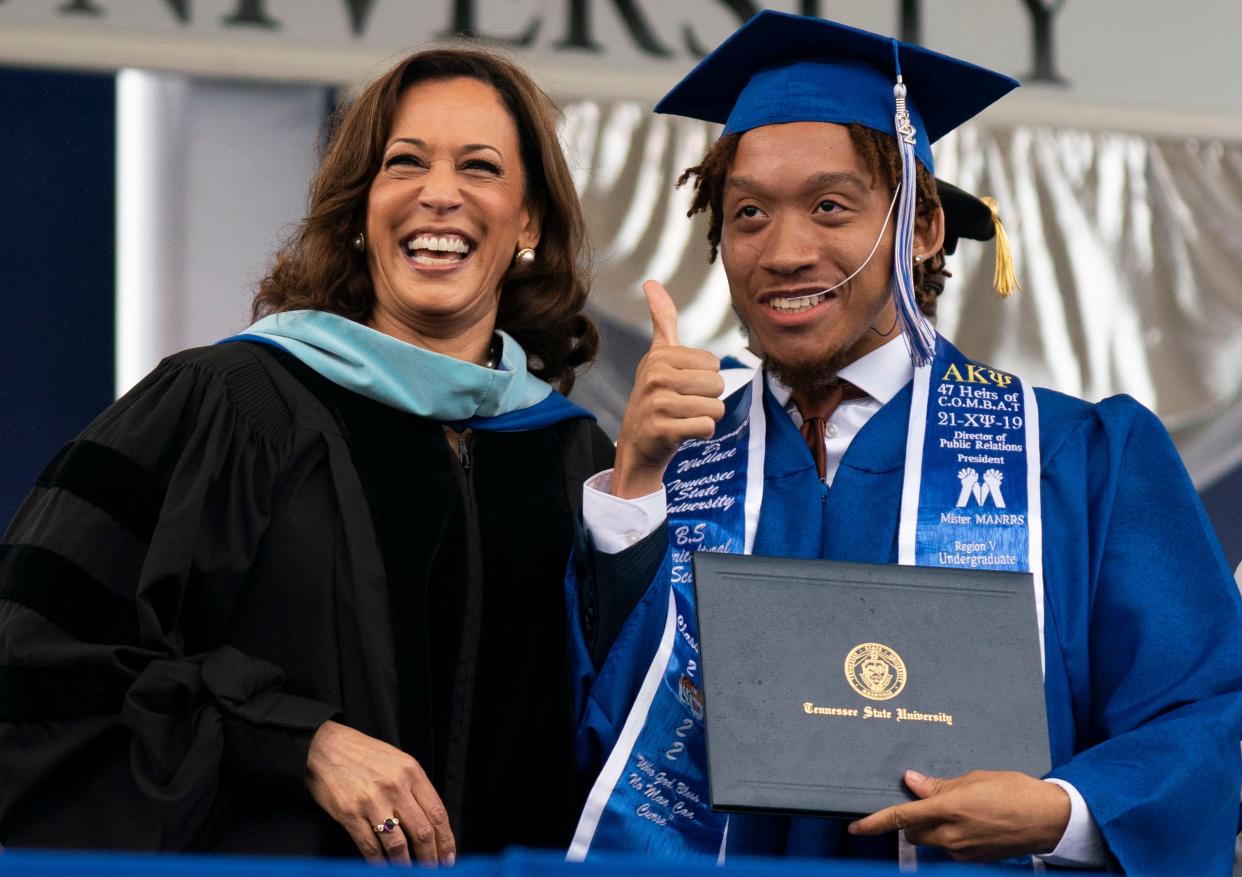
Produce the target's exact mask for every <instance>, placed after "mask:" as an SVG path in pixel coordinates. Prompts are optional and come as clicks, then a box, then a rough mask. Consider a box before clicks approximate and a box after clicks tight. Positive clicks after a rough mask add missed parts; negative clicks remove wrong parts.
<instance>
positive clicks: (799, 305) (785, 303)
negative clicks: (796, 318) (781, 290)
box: [768, 292, 828, 313]
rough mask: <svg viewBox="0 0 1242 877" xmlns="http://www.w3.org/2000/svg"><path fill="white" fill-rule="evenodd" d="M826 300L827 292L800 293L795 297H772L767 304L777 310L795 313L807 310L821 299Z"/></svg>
mask: <svg viewBox="0 0 1242 877" xmlns="http://www.w3.org/2000/svg"><path fill="white" fill-rule="evenodd" d="M827 300H828V293H826V292H816V293H812V294H811V295H800V296H798V297H797V298H774V299H771V300H770V301H769V302H768V304H770V305H771V306H772V307H774V308H776V310H778V311H785V312H786V313H796V312H798V311H809V310H810V309H811V308H813V307H815V306H816V305H817V304H819V303H820V302H822V301H827Z"/></svg>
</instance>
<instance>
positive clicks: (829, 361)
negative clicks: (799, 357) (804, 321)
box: [763, 350, 849, 393]
mask: <svg viewBox="0 0 1242 877" xmlns="http://www.w3.org/2000/svg"><path fill="white" fill-rule="evenodd" d="M848 364H849V355H848V353H847V352H846V351H844V350H838V351H836V352H834V353H826V354H825V355H824V356H823V357H822V358H821V359H817V360H812V361H811V362H782V361H781V360H780V359H778V358H777V357H776V356H773V355H772V354H770V353H765V354H764V356H763V366H764V368H766V369H767V370H768V372H769V373H770V374H771V375H772V376H773V377H775V378H776V379H777V380H778V381H780V382H781V383H782V384H784V385H785V386H786V387H788V388H789V389H791V390H793V391H794V392H795V393H807V392H815V391H817V390H823V389H825V388H827V387H831V386H833V385H834V384H836V383H837V382H838V381H839V380H840V379H839V378H838V377H837V372H839V371H840V370H841V369H842V368H843V367H845V366H846V365H848Z"/></svg>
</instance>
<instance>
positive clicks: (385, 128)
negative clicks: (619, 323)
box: [251, 46, 599, 393]
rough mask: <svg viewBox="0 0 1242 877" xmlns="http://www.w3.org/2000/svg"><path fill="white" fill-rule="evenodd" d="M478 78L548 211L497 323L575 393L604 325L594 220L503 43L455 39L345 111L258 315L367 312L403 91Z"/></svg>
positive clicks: (544, 101) (549, 377) (409, 61)
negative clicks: (388, 148) (372, 216)
mask: <svg viewBox="0 0 1242 877" xmlns="http://www.w3.org/2000/svg"><path fill="white" fill-rule="evenodd" d="M458 77H466V78H470V79H477V80H479V81H480V82H485V83H487V84H488V85H491V86H492V87H493V88H494V89H496V93H497V94H498V95H499V96H500V99H501V101H502V102H503V103H504V105H505V107H506V108H507V109H508V111H509V115H510V116H511V117H512V118H513V122H514V125H515V127H516V128H517V133H518V142H519V144H520V148H521V156H522V169H523V171H524V177H525V188H526V191H525V193H524V197H525V199H526V204H527V206H528V207H529V208H531V209H532V210H533V211H535V213H536V215H538V216H540V217H541V218H542V224H541V226H540V236H539V253H538V258H537V259H536V260H535V262H534V264H532V265H529V266H523V267H520V268H519V267H512V268H510V269H509V271H508V273H507V274H506V275H505V276H504V278H502V280H501V284H500V308H499V312H498V314H497V319H496V327H497V328H498V329H503V330H504V331H506V332H508V333H509V334H510V335H512V336H513V337H514V338H516V339H517V341H518V343H519V344H521V345H522V347H523V349H524V350H525V351H526V356H527V360H528V367H529V368H530V370H531V372H532V373H533V374H535V375H538V376H539V377H541V378H543V379H544V380H546V381H548V382H550V383H552V384H555V385H556V386H558V387H559V389H560V390H561V391H562V392H565V393H568V392H569V391H570V389H571V388H572V387H573V383H574V377H575V369H576V368H577V367H578V366H581V365H585V364H587V363H589V362H591V361H592V360H593V359H594V358H595V353H596V350H597V349H598V347H599V333H598V330H597V329H596V328H595V325H594V323H592V322H591V320H590V319H589V318H588V317H587V316H586V314H584V313H583V312H582V309H583V306H584V305H585V303H586V297H587V291H588V289H589V285H590V284H589V277H588V274H587V269H586V267H585V263H586V258H587V243H586V223H585V221H584V219H583V217H582V206H581V204H580V203H579V201H578V195H577V192H576V191H575V189H574V185H573V179H572V177H571V176H570V174H569V168H568V166H567V165H566V164H565V157H564V155H563V153H562V152H561V147H560V142H559V141H558V139H557V136H556V119H557V111H556V108H555V106H554V105H553V104H552V101H551V100H550V99H549V98H548V96H547V95H546V94H544V92H543V91H542V90H541V89H540V88H539V86H537V85H536V84H535V83H534V81H533V80H532V79H531V78H530V76H528V75H527V74H526V73H525V72H524V71H523V70H522V69H521V68H520V67H518V66H517V65H516V64H514V63H513V62H512V61H510V60H508V59H507V58H504V57H502V56H500V55H498V54H495V53H493V52H489V51H484V50H482V49H478V48H474V47H464V46H460V47H451V48H438V49H429V50H426V51H422V52H416V53H415V54H413V55H410V56H409V57H407V58H405V59H404V60H402V61H401V62H400V63H398V64H397V65H396V66H395V67H393V68H392V69H391V70H389V71H388V72H387V73H385V74H384V75H383V76H381V77H380V78H379V79H377V80H375V81H374V82H372V83H371V84H370V85H368V86H367V87H366V88H365V89H364V90H363V92H362V93H361V94H360V95H359V96H358V98H357V99H356V100H355V101H353V102H352V103H351V104H349V105H348V106H345V107H343V108H341V109H340V110H338V111H337V112H336V113H334V114H333V117H332V118H331V119H330V120H329V125H328V132H329V133H328V139H327V145H326V147H325V149H324V154H323V159H322V161H321V163H320V165H319V170H318V172H317V173H316V174H315V178H314V180H313V181H312V182H311V186H310V194H309V197H308V202H309V203H308V205H307V213H306V218H305V219H303V220H302V221H301V223H299V224H298V226H297V228H296V229H295V231H294V232H293V234H292V235H291V236H290V237H289V239H288V240H287V241H286V242H285V244H284V245H283V246H282V247H281V248H280V250H278V251H277V253H276V256H275V260H274V264H273V265H272V269H271V271H270V272H269V273H268V275H267V276H266V277H265V278H264V279H263V280H262V281H260V283H259V287H258V290H257V291H256V292H255V296H254V301H253V303H252V305H251V315H252V317H253V318H254V319H256V320H257V319H259V318H260V317H264V316H266V315H268V314H273V313H277V312H280V311H289V310H295V309H311V310H320V311H328V312H330V313H334V314H339V315H340V316H342V317H347V318H349V319H351V320H355V321H357V322H365V321H366V320H367V319H368V318H369V317H370V315H371V311H372V309H373V307H374V304H375V292H374V290H373V288H372V286H371V276H370V273H369V272H368V270H367V262H366V255H365V253H360V252H358V251H356V250H355V249H354V248H353V247H352V246H351V241H352V239H353V237H354V236H355V235H356V234H357V232H358V230H359V229H361V228H363V227H364V226H365V224H366V212H367V197H368V194H369V191H370V187H371V181H372V180H373V179H374V178H375V175H376V174H377V173H379V170H380V163H381V161H382V159H383V154H384V147H385V145H386V143H387V141H388V136H389V133H390V131H391V128H392V122H393V117H394V116H395V115H396V112H397V105H398V103H399V102H400V100H401V96H402V94H404V93H405V90H406V89H407V88H409V87H411V86H412V85H414V84H416V83H419V82H427V81H433V80H440V79H456V78H458Z"/></svg>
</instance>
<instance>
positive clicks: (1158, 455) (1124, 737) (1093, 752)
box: [581, 384, 1242, 874]
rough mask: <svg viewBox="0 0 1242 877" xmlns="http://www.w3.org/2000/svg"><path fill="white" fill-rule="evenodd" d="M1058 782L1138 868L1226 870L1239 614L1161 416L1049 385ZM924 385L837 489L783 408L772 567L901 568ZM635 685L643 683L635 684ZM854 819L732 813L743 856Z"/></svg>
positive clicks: (1128, 865)
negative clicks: (802, 562) (820, 473)
mask: <svg viewBox="0 0 1242 877" xmlns="http://www.w3.org/2000/svg"><path fill="white" fill-rule="evenodd" d="M1036 395H1037V399H1038V403H1039V418H1040V451H1041V458H1042V465H1043V468H1042V474H1041V480H1040V490H1041V496H1042V500H1043V526H1044V606H1045V615H1044V617H1045V625H1044V642H1045V653H1046V671H1045V695H1046V701H1047V712H1048V728H1049V737H1050V744H1051V755H1052V764H1053V765H1054V767H1053V769H1052V771H1051V772H1050V773H1049V776H1052V777H1059V778H1062V779H1064V780H1066V781H1068V782H1070V783H1072V784H1073V785H1074V786H1075V787H1076V788H1077V789H1078V791H1079V792H1081V793H1082V796H1083V798H1084V799H1085V800H1086V802H1087V804H1088V806H1089V807H1090V809H1091V813H1092V816H1093V817H1094V818H1095V821H1096V823H1097V824H1098V825H1099V827H1100V830H1101V832H1102V834H1103V837H1104V839H1105V841H1106V843H1107V844H1108V847H1109V850H1110V851H1111V853H1112V855H1113V856H1114V857H1115V858H1116V860H1117V862H1118V863H1119V864H1120V865H1121V867H1122V868H1123V869H1124V870H1125V871H1127V872H1128V873H1131V874H1165V873H1195V874H1209V873H1212V874H1226V873H1228V872H1229V867H1230V862H1231V861H1232V857H1233V843H1234V835H1235V832H1236V830H1237V818H1238V807H1237V802H1238V789H1239V783H1240V781H1242V760H1240V759H1239V747H1238V742H1239V738H1240V737H1242V601H1240V600H1239V595H1238V591H1237V589H1236V588H1235V587H1234V584H1233V579H1232V576H1231V574H1230V571H1229V570H1228V568H1227V567H1226V565H1225V561H1224V557H1223V555H1222V554H1221V551H1220V548H1219V546H1218V544H1217V542H1216V539H1215V536H1214V535H1213V534H1212V531H1211V528H1210V526H1209V524H1208V522H1207V518H1206V516H1205V514H1204V512H1203V509H1202V507H1201V505H1200V503H1199V500H1198V497H1197V496H1196V494H1195V491H1194V488H1193V487H1192V485H1191V483H1190V479H1189V478H1188V477H1187V475H1186V471H1185V469H1184V467H1183V466H1182V464H1181V461H1180V459H1179V458H1178V456H1177V453H1176V451H1175V449H1174V447H1173V443H1172V441H1171V440H1170V439H1169V436H1168V433H1167V432H1166V431H1165V429H1164V427H1163V425H1162V424H1161V423H1160V421H1159V420H1157V418H1156V417H1155V415H1153V414H1152V413H1150V412H1149V411H1147V410H1146V409H1145V408H1143V407H1142V406H1141V405H1139V404H1138V403H1137V402H1135V401H1134V400H1133V399H1131V398H1129V397H1127V396H1118V397H1114V398H1111V399H1106V400H1104V401H1103V402H1100V403H1099V404H1094V405H1093V404H1089V403H1086V402H1083V401H1081V400H1078V399H1074V398H1072V397H1069V396H1065V395H1063V394H1060V393H1055V392H1052V391H1050V390H1042V389H1037V390H1036ZM910 402H911V385H909V384H908V385H907V386H906V387H905V389H904V390H902V392H901V393H899V394H898V395H897V396H896V397H894V398H893V399H892V400H891V401H890V402H889V403H888V404H887V405H885V406H884V407H883V408H882V409H881V410H880V411H879V412H877V413H876V414H875V415H874V416H873V417H872V418H871V420H869V421H868V422H867V424H866V426H865V427H864V428H863V429H862V430H861V431H860V432H859V434H858V436H857V437H856V438H855V439H854V441H853V442H852V443H851V444H850V447H849V449H848V451H847V452H846V454H845V456H844V458H843V459H842V461H841V465H840V468H839V469H838V471H837V474H836V476H835V478H834V480H833V485H832V487H831V488H828V487H827V486H825V485H824V484H823V482H821V481H820V480H819V478H818V477H817V476H816V473H815V466H814V462H813V461H812V459H811V456H810V453H809V452H808V451H807V449H806V446H805V444H804V443H803V442H802V439H801V437H800V436H799V435H798V432H797V429H796V428H795V427H794V425H793V422H792V421H791V420H790V419H789V417H788V415H787V414H786V413H785V412H784V411H783V410H782V409H781V408H780V406H779V405H777V404H776V403H775V400H774V399H772V397H771V395H770V394H767V396H766V399H765V408H766V411H767V426H768V433H767V443H768V447H767V453H766V456H765V465H764V480H765V485H764V500H763V506H762V511H761V515H760V521H759V528H758V532H757V534H756V538H755V547H754V552H755V553H756V554H781V555H785V556H797V557H823V558H831V559H835V560H845V561H858V562H867V563H896V562H897V530H898V517H899V513H900V509H901V490H902V479H903V475H904V466H905V448H906V431H907V423H908V420H909V412H910ZM667 587H668V585H667V582H656V583H653V585H652V587H651V588H649V589H648V592H647V594H646V595H645V596H644V598H643V600H642V601H641V602H640V604H639V606H638V607H637V608H636V610H635V612H634V614H633V616H631V618H630V620H629V622H627V626H626V628H624V629H623V630H622V632H621V635H620V636H619V637H618V640H617V643H616V645H615V646H614V649H613V652H612V653H610V655H609V658H608V661H607V662H606V663H605V665H604V667H603V668H602V670H601V673H600V676H599V678H598V680H597V684H596V686H595V689H594V691H593V693H592V696H591V698H589V699H588V703H587V711H586V721H585V724H584V726H583V734H582V738H581V741H582V742H583V744H584V747H585V749H586V750H593V751H595V752H601V753H604V754H606V753H607V752H608V751H609V750H610V749H611V746H612V743H613V742H615V735H616V733H617V731H619V729H620V726H621V724H622V723H623V722H624V720H625V715H626V711H627V710H628V705H629V702H630V698H632V695H633V693H634V691H636V689H637V684H638V681H639V680H641V677H642V674H643V672H644V671H645V670H646V668H647V666H648V664H649V662H650V658H651V655H652V654H653V652H654V648H655V643H656V642H657V641H658V637H659V632H660V627H661V625H662V624H663V619H664V612H665V611H666V607H667ZM631 674H632V677H633V681H632V682H631V681H630V677H631ZM840 828H841V823H840V822H838V821H831V820H822V819H791V820H786V819H781V818H772V817H734V818H733V820H732V821H731V823H730V828H729V843H728V850H729V853H730V854H731V855H737V854H747V853H753V854H780V853H784V854H787V855H812V856H815V855H820V856H832V855H837V854H839V853H840V852H842V851H841V850H840V845H841V844H842V843H850V842H851V841H849V840H848V839H847V838H848V836H843V834H842V832H841V830H840Z"/></svg>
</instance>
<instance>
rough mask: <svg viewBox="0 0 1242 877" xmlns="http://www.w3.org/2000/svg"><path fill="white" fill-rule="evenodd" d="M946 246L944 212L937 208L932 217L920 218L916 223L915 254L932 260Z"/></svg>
mask: <svg viewBox="0 0 1242 877" xmlns="http://www.w3.org/2000/svg"><path fill="white" fill-rule="evenodd" d="M943 246H944V210H943V209H941V208H940V207H939V206H937V207H936V210H935V212H934V213H932V215H931V216H926V217H924V216H920V217H919V218H918V220H917V221H916V222H915V223H914V253H915V255H918V256H922V257H923V258H924V259H930V258H931V257H932V256H934V255H936V254H937V253H939V252H940V248H941V247H943Z"/></svg>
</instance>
